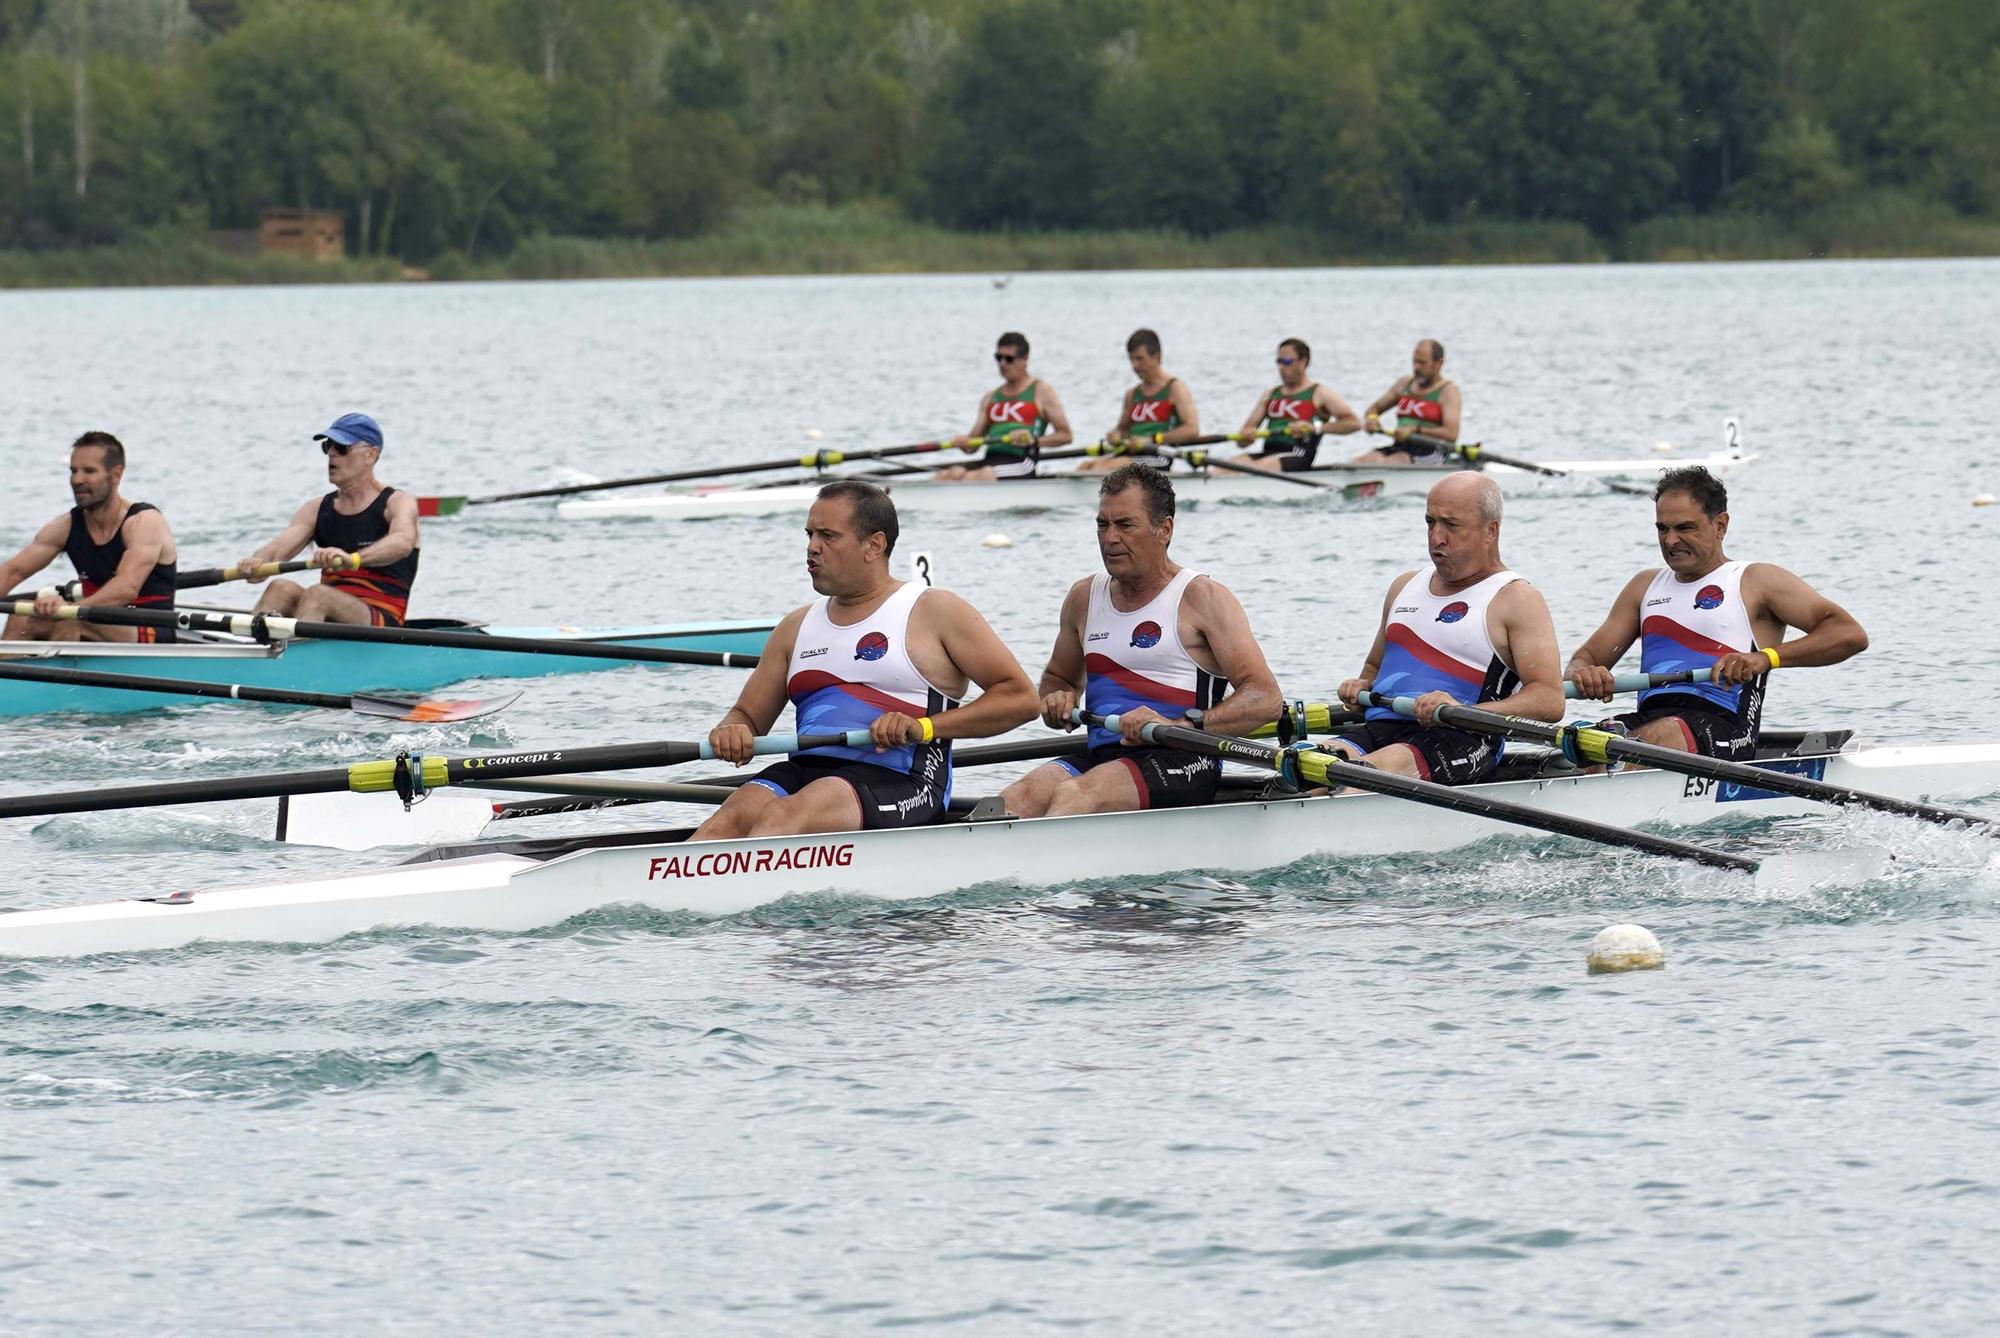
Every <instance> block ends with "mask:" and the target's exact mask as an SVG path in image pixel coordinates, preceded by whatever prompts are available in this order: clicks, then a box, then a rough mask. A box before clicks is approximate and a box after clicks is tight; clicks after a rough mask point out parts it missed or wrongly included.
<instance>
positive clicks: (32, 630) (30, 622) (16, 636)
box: [0, 614, 83, 641]
mask: <svg viewBox="0 0 2000 1338" xmlns="http://www.w3.org/2000/svg"><path fill="white" fill-rule="evenodd" d="M82 631H83V624H82V623H72V622H59V621H57V620H56V619H54V618H36V617H32V616H22V615H19V614H14V615H10V616H9V617H8V619H7V627H6V630H5V631H4V632H0V637H4V638H5V639H6V640H8V641H74V640H76V639H77V637H78V636H79V635H80V634H81V633H82Z"/></svg>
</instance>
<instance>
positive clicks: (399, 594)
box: [238, 413, 423, 627]
mask: <svg viewBox="0 0 2000 1338" xmlns="http://www.w3.org/2000/svg"><path fill="white" fill-rule="evenodd" d="M313 440H315V441H317V442H318V443H319V447H320V450H321V451H322V452H324V453H325V455H326V477H327V481H328V482H329V483H331V484H333V491H332V492H330V493H328V494H327V495H326V496H324V497H320V498H315V499H314V500H312V501H309V502H307V503H306V504H305V505H303V506H301V507H300V508H299V509H298V514H296V515H294V516H293V517H292V522H291V524H289V525H287V526H285V529H284V532H283V533H282V534H280V535H279V536H278V537H277V538H275V539H273V540H271V542H270V543H268V544H265V545H264V546H263V547H262V548H260V549H258V550H257V551H256V552H255V553H252V554H251V555H250V556H249V557H247V558H244V559H243V561H242V562H241V563H240V564H238V565H240V566H245V567H254V566H257V565H258V564H260V563H265V562H284V561H288V560H289V559H291V558H292V557H294V556H296V555H297V554H298V553H299V551H300V550H301V549H303V548H305V547H306V545H307V544H311V545H312V547H313V550H314V551H313V554H312V558H311V560H312V561H313V562H314V563H315V564H317V565H318V566H319V568H320V578H319V584H318V585H315V586H302V585H299V584H297V583H296V582H294V581H285V580H277V581H273V582H271V588H270V589H268V590H266V591H265V592H264V597H263V598H262V599H259V600H258V601H257V612H259V613H276V614H279V615H281V616H284V617H289V618H305V619H310V620H312V621H315V622H328V623H359V624H362V625H364V626H367V625H372V626H375V627H401V626H402V625H403V621H404V619H405V618H406V617H407V616H408V611H409V607H410V587H411V586H412V585H414V584H415V583H416V579H417V557H418V555H419V552H420V546H421V544H422V542H423V540H422V538H421V537H420V536H419V535H418V533H417V499H416V498H415V497H413V496H411V495H410V494H409V493H406V492H398V491H396V490H395V489H394V488H391V487H388V486H387V485H385V484H383V483H382V482H380V481H379V480H377V479H376V477H375V462H376V461H377V460H378V459H380V458H381V456H382V429H381V427H380V426H379V425H377V423H376V422H375V420H374V419H373V418H370V417H369V416H368V415H367V414H365V413H349V414H342V415H341V416H340V417H339V418H336V419H335V420H334V422H333V426H332V427H329V428H328V429H327V430H326V431H324V432H322V433H320V434H319V435H318V436H317V437H315V438H313Z"/></svg>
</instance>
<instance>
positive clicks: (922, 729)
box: [917, 715, 937, 743]
mask: <svg viewBox="0 0 2000 1338" xmlns="http://www.w3.org/2000/svg"><path fill="white" fill-rule="evenodd" d="M917 733H919V734H921V735H923V736H924V742H925V743H929V742H930V741H931V740H932V739H935V738H936V737H937V727H936V726H935V725H933V724H931V718H930V717H929V716H927V715H924V716H918V717H917Z"/></svg>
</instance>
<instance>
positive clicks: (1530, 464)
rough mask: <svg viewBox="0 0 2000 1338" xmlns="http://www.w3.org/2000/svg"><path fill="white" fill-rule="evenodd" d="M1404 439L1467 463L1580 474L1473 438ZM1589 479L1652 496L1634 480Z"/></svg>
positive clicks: (1556, 475) (1570, 476) (1413, 436)
mask: <svg viewBox="0 0 2000 1338" xmlns="http://www.w3.org/2000/svg"><path fill="white" fill-rule="evenodd" d="M1404 440H1405V441H1414V442H1418V443H1421V444H1422V445H1425V446H1428V447H1430V448H1431V449H1432V450H1435V451H1438V452H1440V453H1441V454H1443V455H1445V456H1448V457H1456V458H1458V459H1460V460H1463V461H1465V462H1466V463H1468V464H1478V463H1479V462H1481V461H1491V462H1492V463H1494V464H1496V465H1506V466H1507V467H1508V468H1509V469H1524V470H1526V471H1527V472H1528V473H1530V474H1540V475H1543V476H1544V477H1546V478H1552V479H1573V478H1581V477H1582V475H1579V474H1577V473H1576V472H1574V471H1573V470H1568V469H1554V468H1551V467H1550V466H1548V465H1540V464H1536V463H1535V462H1534V461H1533V460H1523V459H1522V458H1521V457H1520V456H1518V455H1501V454H1500V453H1499V452H1497V451H1491V450H1488V449H1487V448H1486V447H1485V446H1483V445H1481V444H1480V443H1479V442H1476V441H1469V442H1465V443H1463V444H1461V443H1459V442H1455V441H1446V440H1444V439H1443V438H1442V437H1427V436H1425V435H1423V434H1422V433H1421V432H1412V433H1411V434H1410V435H1409V436H1408V437H1406V438H1404ZM1589 482H1592V483H1601V484H1603V485H1604V486H1605V487H1607V488H1609V489H1610V490H1611V491H1613V492H1622V493H1629V494H1631V495H1632V496H1635V497H1651V496H1652V495H1653V490H1652V489H1651V488H1648V487H1644V486H1642V485H1640V484H1637V483H1624V482H1620V481H1619V480H1617V479H1603V478H1592V479H1590V480H1589Z"/></svg>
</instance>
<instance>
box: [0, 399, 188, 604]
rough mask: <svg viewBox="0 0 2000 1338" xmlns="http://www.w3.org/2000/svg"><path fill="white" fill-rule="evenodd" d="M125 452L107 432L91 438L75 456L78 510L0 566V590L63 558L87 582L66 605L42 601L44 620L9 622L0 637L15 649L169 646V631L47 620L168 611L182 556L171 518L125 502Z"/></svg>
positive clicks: (73, 486) (49, 598)
mask: <svg viewBox="0 0 2000 1338" xmlns="http://www.w3.org/2000/svg"><path fill="white" fill-rule="evenodd" d="M124 477H125V447H124V445H123V444H122V443H121V442H120V441H119V440H118V438H116V437H114V436H112V435H111V434H110V433H109V432H86V433H84V434H83V435H82V436H80V437H78V438H77V439H76V444H75V445H73V446H71V447H70V451H69V490H70V495H71V496H73V497H74V498H75V499H76V505H75V506H74V507H72V508H71V509H70V510H68V511H66V512H64V513H63V514H62V515H60V516H57V517H56V518H55V519H54V520H51V521H50V522H49V523H48V524H46V525H44V526H42V528H41V529H39V530H37V531H36V532H35V537H34V538H33V539H31V540H30V541H29V542H28V546H27V547H26V548H23V549H22V550H21V551H20V552H18V553H16V554H15V555H14V556H13V557H11V558H8V559H7V561H6V563H5V564H4V565H0V590H12V589H13V588H14V587H15V586H17V585H19V584H20V583H21V582H22V581H25V580H27V579H28V578H29V577H31V576H33V575H34V574H35V573H37V572H39V571H40V570H42V568H44V567H46V566H48V565H49V563H51V562H53V561H54V560H55V559H56V558H57V557H59V556H61V555H62V554H64V553H67V554H69V557H70V561H71V562H72V563H73V564H74V565H75V567H76V574H77V576H78V577H79V578H80V579H81V580H82V582H83V594H82V595H81V596H80V597H79V598H77V599H76V600H74V601H64V600H63V599H62V598H61V597H60V596H58V595H55V594H53V593H49V594H43V595H40V596H37V597H36V599H35V610H36V613H37V614H40V615H44V616H38V617H22V616H19V615H14V616H11V617H9V618H8V619H7V626H6V628H5V630H4V631H0V636H4V637H5V639H7V640H9V641H138V642H151V641H171V640H173V636H174V634H173V632H172V631H171V630H170V629H159V630H156V629H154V628H150V627H109V626H106V625H104V624H101V623H79V622H69V621H58V620H56V619H54V618H52V617H48V616H46V615H49V614H53V613H54V612H55V611H56V608H57V606H59V605H61V604H63V603H65V602H73V603H77V604H82V605H86V606H90V607H112V608H118V607H133V608H153V609H162V610H170V609H172V608H173V606H174V567H175V563H176V561H177V558H178V555H177V553H176V552H175V549H174V532H173V530H172V529H171V528H170V527H169V526H168V525H167V518H166V517H165V516H163V515H161V514H160V511H159V508H158V507H156V506H154V505H153V504H152V503H150V502H128V501H126V500H125V498H124V497H122V496H120V495H119V492H118V485H119V483H120V482H121V481H122V480H123V479H124Z"/></svg>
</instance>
